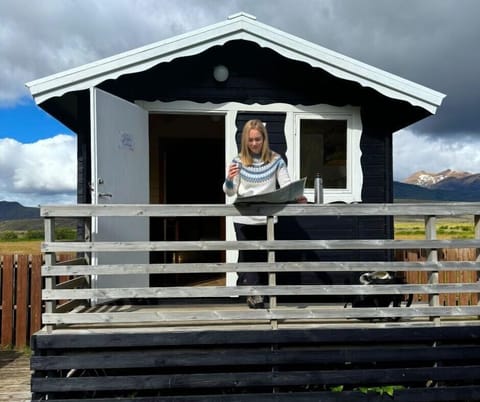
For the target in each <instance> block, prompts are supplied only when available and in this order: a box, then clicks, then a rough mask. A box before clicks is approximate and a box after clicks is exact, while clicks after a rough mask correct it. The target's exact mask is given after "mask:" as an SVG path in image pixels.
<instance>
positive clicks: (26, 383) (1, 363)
mask: <svg viewBox="0 0 480 402" xmlns="http://www.w3.org/2000/svg"><path fill="white" fill-rule="evenodd" d="M30 376H31V371H30V357H29V356H27V355H25V354H23V353H19V352H15V351H0V402H4V401H5V402H7V401H8V402H20V401H30V400H31V392H30Z"/></svg>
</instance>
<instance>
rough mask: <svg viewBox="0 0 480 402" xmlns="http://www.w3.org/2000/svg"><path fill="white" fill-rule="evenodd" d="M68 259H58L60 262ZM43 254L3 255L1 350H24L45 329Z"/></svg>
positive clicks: (0, 274)
mask: <svg viewBox="0 0 480 402" xmlns="http://www.w3.org/2000/svg"><path fill="white" fill-rule="evenodd" d="M66 259H68V256H66V255H59V256H58V262H60V261H65V260H66ZM43 262H44V261H43V255H42V254H33V255H11V254H7V255H0V300H1V305H0V347H2V348H7V347H14V348H16V349H20V348H24V347H26V346H29V344H30V336H31V335H32V334H34V333H35V332H36V331H38V330H39V329H40V328H41V327H42V322H41V320H42V313H43V311H44V308H43V305H42V293H41V292H42V285H43V284H42V278H41V268H42V264H43Z"/></svg>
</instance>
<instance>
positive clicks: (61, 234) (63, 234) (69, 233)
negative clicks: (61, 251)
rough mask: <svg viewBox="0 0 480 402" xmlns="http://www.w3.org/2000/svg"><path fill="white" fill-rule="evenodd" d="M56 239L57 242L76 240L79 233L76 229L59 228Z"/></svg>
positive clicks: (56, 230) (56, 231)
mask: <svg viewBox="0 0 480 402" xmlns="http://www.w3.org/2000/svg"><path fill="white" fill-rule="evenodd" d="M55 238H56V239H57V240H76V239H77V231H76V230H75V229H68V228H57V229H55Z"/></svg>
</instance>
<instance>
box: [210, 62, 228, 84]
mask: <svg viewBox="0 0 480 402" xmlns="http://www.w3.org/2000/svg"><path fill="white" fill-rule="evenodd" d="M213 78H215V80H216V81H218V82H225V81H226V80H228V68H227V67H226V66H224V65H223V64H219V65H218V66H215V67H214V69H213Z"/></svg>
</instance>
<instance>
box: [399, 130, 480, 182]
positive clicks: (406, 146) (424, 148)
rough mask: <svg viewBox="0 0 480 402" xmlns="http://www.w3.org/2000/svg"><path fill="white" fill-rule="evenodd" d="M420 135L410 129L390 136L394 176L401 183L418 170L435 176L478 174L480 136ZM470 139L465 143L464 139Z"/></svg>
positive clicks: (479, 167) (479, 168)
mask: <svg viewBox="0 0 480 402" xmlns="http://www.w3.org/2000/svg"><path fill="white" fill-rule="evenodd" d="M452 137H453V139H452V138H449V139H447V138H445V137H438V138H435V137H433V136H419V135H417V134H415V133H413V132H411V131H409V130H401V131H399V132H397V133H395V134H394V135H393V177H394V180H396V181H402V180H403V179H405V178H407V177H408V176H410V175H411V174H412V173H415V172H417V171H419V170H425V171H427V172H429V173H438V172H441V171H442V170H445V169H452V170H456V171H463V172H470V173H479V172H480V153H479V152H478V149H479V148H480V137H477V138H475V137H467V136H464V135H457V136H456V138H458V139H457V140H455V139H454V138H455V137H454V136H452ZM466 138H469V139H468V140H465V139H466Z"/></svg>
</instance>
